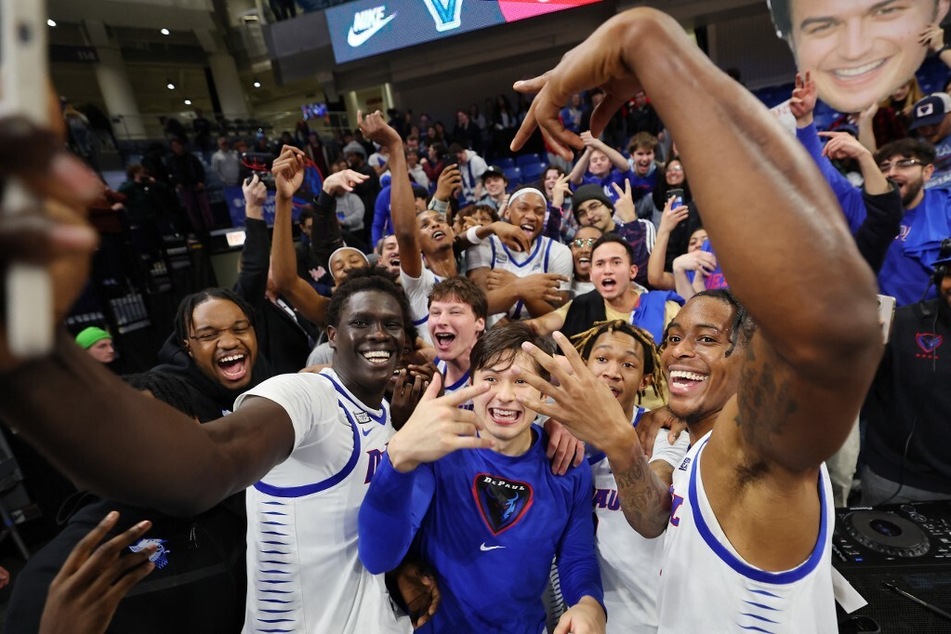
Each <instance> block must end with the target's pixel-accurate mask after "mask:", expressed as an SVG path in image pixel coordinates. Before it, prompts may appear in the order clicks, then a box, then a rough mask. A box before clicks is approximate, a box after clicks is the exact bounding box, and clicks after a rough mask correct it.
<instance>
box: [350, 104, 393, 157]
mask: <svg viewBox="0 0 951 634" xmlns="http://www.w3.org/2000/svg"><path fill="white" fill-rule="evenodd" d="M357 126H358V127H359V128H360V129H361V130H363V136H365V137H366V138H368V139H370V140H371V141H374V142H376V143H379V144H380V145H382V146H383V147H388V148H390V151H393V149H394V148H396V147H397V146H400V147H401V146H402V145H403V139H401V138H400V135H399V133H398V132H397V131H396V130H394V129H393V128H391V127H390V125H389V124H388V123H387V122H386V119H385V118H383V113H382V112H380V111H379V110H377V111H376V112H371V113H369V114H368V115H366V116H365V117H364V116H363V113H362V112H360V111H359V110H357ZM400 151H401V152H402V149H401V150H400Z"/></svg>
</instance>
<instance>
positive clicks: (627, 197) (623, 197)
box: [611, 178, 637, 222]
mask: <svg viewBox="0 0 951 634" xmlns="http://www.w3.org/2000/svg"><path fill="white" fill-rule="evenodd" d="M611 187H613V188H614V193H616V194H617V200H615V201H614V213H615V215H616V216H617V217H618V218H620V219H621V221H623V222H634V221H635V220H637V209H636V207H635V206H634V195H633V194H632V193H631V181H630V180H628V179H626V178H625V179H624V189H621V187H620V185H618V184H617V183H613V182H612V183H611Z"/></svg>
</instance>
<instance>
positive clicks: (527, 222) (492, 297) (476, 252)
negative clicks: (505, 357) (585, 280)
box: [466, 187, 572, 326]
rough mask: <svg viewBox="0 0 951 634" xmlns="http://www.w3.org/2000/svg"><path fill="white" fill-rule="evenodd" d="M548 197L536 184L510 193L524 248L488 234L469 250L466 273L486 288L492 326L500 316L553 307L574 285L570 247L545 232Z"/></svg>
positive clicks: (510, 211)
mask: <svg viewBox="0 0 951 634" xmlns="http://www.w3.org/2000/svg"><path fill="white" fill-rule="evenodd" d="M547 209H548V202H547V200H546V199H545V195H544V194H542V193H541V192H540V191H538V190H537V189H535V188H533V187H525V188H523V189H519V190H517V191H515V192H514V193H512V195H511V196H509V201H508V205H507V207H506V211H505V215H506V217H507V218H508V221H509V223H511V224H512V225H513V226H515V227H517V228H518V229H519V230H521V232H522V234H523V235H524V237H525V238H527V240H528V243H529V244H528V250H527V251H526V252H521V253H520V252H515V251H513V250H510V249H509V248H508V247H507V246H506V245H505V244H504V243H503V242H502V240H500V239H499V238H498V236H495V235H493V236H490V237H489V238H488V239H487V240H485V241H484V242H483V243H482V244H480V245H478V246H476V247H474V248H472V249H470V250H469V251H468V253H467V254H466V267H467V272H466V275H467V276H468V277H469V279H471V280H472V281H473V282H475V283H476V284H477V285H478V286H479V287H480V288H484V289H486V291H487V292H486V297H487V299H488V302H489V314H490V315H491V316H492V317H490V319H489V322H490V326H491V325H492V324H494V323H495V322H497V321H498V320H499V319H500V318H501V317H503V316H505V317H508V318H509V319H510V320H513V321H516V320H520V319H529V318H531V317H537V316H539V315H544V314H545V313H548V312H551V311H552V310H554V309H555V308H557V307H558V306H561V305H562V304H563V303H564V302H565V300H566V299H567V291H569V290H570V288H571V281H570V280H571V271H572V260H571V251H570V250H569V249H568V247H566V246H565V245H563V244H561V243H560V242H556V241H554V240H552V239H551V238H548V237H545V236H543V235H541V234H542V230H543V229H544V222H545V212H546V211H547Z"/></svg>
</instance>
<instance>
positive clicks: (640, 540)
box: [573, 320, 689, 634]
mask: <svg viewBox="0 0 951 634" xmlns="http://www.w3.org/2000/svg"><path fill="white" fill-rule="evenodd" d="M573 339H575V348H576V349H577V350H578V353H579V354H581V357H582V358H583V359H584V360H585V363H586V364H587V366H588V369H589V370H591V371H592V372H593V373H594V374H595V376H597V377H598V378H599V379H600V380H601V382H603V383H604V384H605V385H607V386H608V388H609V389H610V390H611V393H612V394H613V395H614V396H615V398H617V401H618V403H620V405H621V407H622V409H623V410H624V415H625V416H626V417H627V418H628V420H629V421H630V424H631V426H632V427H637V426H638V424H639V423H640V422H641V421H642V420H643V419H644V415H645V414H646V413H647V410H646V409H645V408H644V407H641V406H640V405H638V402H639V401H640V400H641V398H640V397H641V396H642V395H643V394H644V392H645V391H647V390H652V391H653V392H654V396H655V397H657V399H658V400H660V398H661V395H662V394H663V391H664V371H663V370H662V369H661V364H660V358H659V356H658V353H657V347H656V346H655V345H654V340H653V338H652V336H651V334H650V333H649V332H647V331H646V330H642V329H641V328H638V327H637V326H632V325H631V324H630V323H629V322H628V321H626V320H614V321H604V322H600V323H597V324H595V325H594V326H593V327H592V328H591V329H590V330H587V331H586V332H583V333H579V334H578V335H576V336H575V337H574V338H573ZM642 437H643V436H642ZM652 442H653V452H652V454H651V457H650V468H651V470H652V471H653V472H654V473H655V474H656V475H657V477H658V478H659V480H660V481H661V482H662V483H665V484H667V486H670V484H671V476H672V475H673V471H674V469H675V468H676V467H678V466H680V463H681V462H682V461H683V458H684V455H685V454H686V453H687V446H688V444H689V438H688V436H687V434H680V436H679V437H678V438H677V442H676V443H674V444H671V443H670V442H669V441H668V440H667V430H666V429H660V430H658V432H657V434H656V436H655V437H654V438H653V439H652ZM588 464H590V465H591V476H592V477H593V478H594V487H595V490H594V512H595V515H596V516H597V518H598V525H597V534H596V537H597V539H596V542H595V543H596V546H597V549H598V563H599V565H600V568H601V580H602V582H603V583H604V607H605V608H606V609H607V611H608V614H609V615H610V618H609V619H608V626H607V631H608V633H609V634H610V633H616V634H622V633H625V634H650V633H653V632H656V631H657V573H658V571H659V570H660V557H661V551H662V549H663V540H662V539H659V538H653V539H648V538H645V537H641V536H640V535H638V534H636V533H634V532H632V531H631V527H630V526H629V525H628V523H627V520H626V519H625V517H624V514H623V509H622V508H621V504H620V497H619V496H618V485H617V482H616V481H615V479H614V473H613V472H612V470H611V464H610V463H609V462H608V459H607V457H606V456H605V454H604V452H600V451H593V452H591V455H589V456H588Z"/></svg>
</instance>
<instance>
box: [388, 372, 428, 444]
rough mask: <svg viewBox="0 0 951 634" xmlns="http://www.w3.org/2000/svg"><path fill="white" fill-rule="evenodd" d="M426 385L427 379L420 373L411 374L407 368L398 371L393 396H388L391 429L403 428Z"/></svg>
mask: <svg viewBox="0 0 951 634" xmlns="http://www.w3.org/2000/svg"><path fill="white" fill-rule="evenodd" d="M427 387H429V381H428V380H426V379H425V378H424V377H423V376H422V375H421V374H415V375H414V374H411V373H410V371H409V369H407V368H404V369H402V370H400V371H399V376H398V377H397V379H396V385H395V386H394V388H393V396H392V397H390V418H391V419H392V421H393V429H396V430H397V431H399V430H400V429H402V428H403V425H405V424H406V421H408V420H409V418H410V416H412V415H413V411H415V409H416V406H417V405H418V404H419V399H420V398H422V396H423V393H424V392H425V391H426V388H427Z"/></svg>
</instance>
